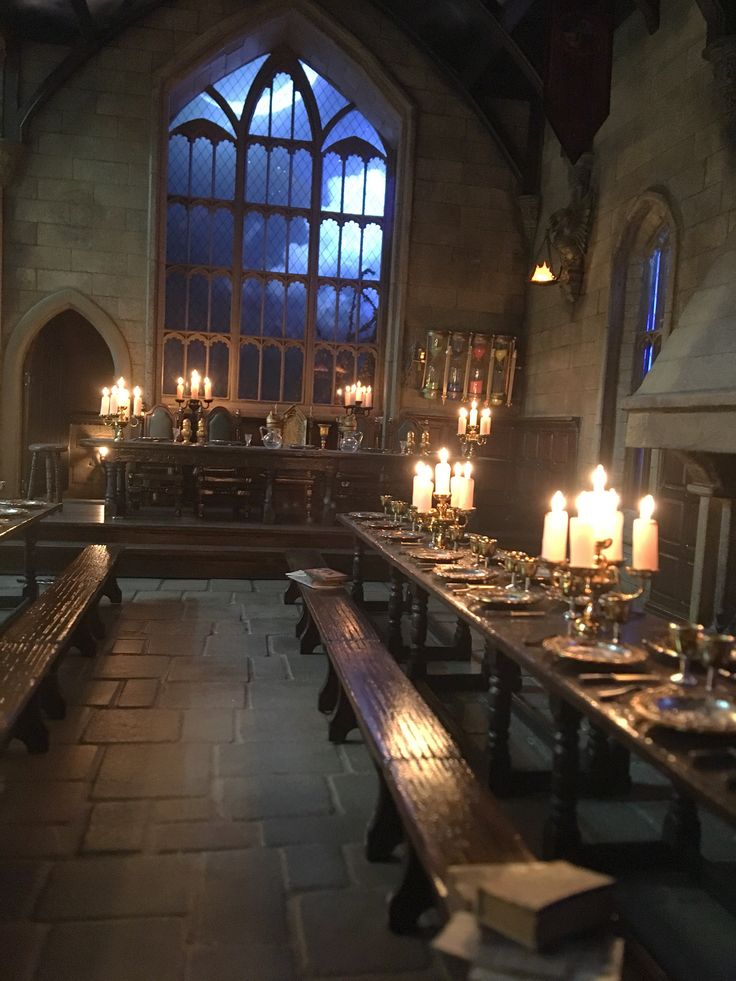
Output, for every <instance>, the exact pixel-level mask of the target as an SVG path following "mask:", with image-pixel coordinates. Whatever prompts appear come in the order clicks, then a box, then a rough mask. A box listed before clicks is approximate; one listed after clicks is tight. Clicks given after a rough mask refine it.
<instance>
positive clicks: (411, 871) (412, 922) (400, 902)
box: [388, 845, 435, 934]
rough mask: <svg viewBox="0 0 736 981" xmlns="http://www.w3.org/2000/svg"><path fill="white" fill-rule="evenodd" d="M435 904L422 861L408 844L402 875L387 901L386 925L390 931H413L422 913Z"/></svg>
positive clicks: (401, 932) (399, 932)
mask: <svg viewBox="0 0 736 981" xmlns="http://www.w3.org/2000/svg"><path fill="white" fill-rule="evenodd" d="M434 905H435V894H434V890H433V889H432V884H431V883H430V881H429V877H428V875H427V873H426V872H425V871H424V868H423V866H422V863H421V862H420V861H419V859H418V858H417V855H416V852H415V851H414V849H413V848H412V846H411V845H410V846H409V847H408V849H407V856H406V864H405V866H404V877H403V879H402V881H401V885H400V886H399V888H398V889H397V890H396V892H395V893H394V894H393V895H392V896H391V898H390V899H389V903H388V925H389V927H390V929H391V932H392V933H398V934H406V933H413V932H414V931H415V930H416V928H417V921H418V920H419V917H420V916H421V915H422V913H424V912H426V911H427V910H428V909H431V908H432V907H433V906H434Z"/></svg>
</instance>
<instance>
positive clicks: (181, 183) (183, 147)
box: [167, 136, 189, 194]
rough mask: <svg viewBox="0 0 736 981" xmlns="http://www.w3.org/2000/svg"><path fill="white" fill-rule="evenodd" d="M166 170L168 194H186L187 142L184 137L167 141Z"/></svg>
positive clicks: (187, 172)
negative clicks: (167, 159) (167, 157)
mask: <svg viewBox="0 0 736 981" xmlns="http://www.w3.org/2000/svg"><path fill="white" fill-rule="evenodd" d="M168 168H169V169H168V183H167V190H168V192H169V194H186V193H187V191H188V190H189V140H188V139H187V138H186V136H172V137H171V139H170V140H169V161H168Z"/></svg>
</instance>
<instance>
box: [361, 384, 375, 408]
mask: <svg viewBox="0 0 736 981" xmlns="http://www.w3.org/2000/svg"><path fill="white" fill-rule="evenodd" d="M363 405H364V406H365V407H366V409H372V408H373V387H372V386H371V385H369V386H368V388H366V389H365V391H364V392H363Z"/></svg>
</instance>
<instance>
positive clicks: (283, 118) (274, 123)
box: [271, 74, 302, 140]
mask: <svg viewBox="0 0 736 981" xmlns="http://www.w3.org/2000/svg"><path fill="white" fill-rule="evenodd" d="M271 90H272V96H271V136H276V137H279V138H280V139H282V140H284V139H285V140H289V139H291V138H292V128H291V116H292V111H293V106H294V83H293V81H292V79H291V76H290V75H284V74H279V75H277V76H276V77H275V78H274V80H273V82H272V84H271ZM298 98H299V101H301V98H302V97H301V95H298Z"/></svg>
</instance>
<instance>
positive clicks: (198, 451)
mask: <svg viewBox="0 0 736 981" xmlns="http://www.w3.org/2000/svg"><path fill="white" fill-rule="evenodd" d="M80 443H81V445H83V446H90V447H94V448H97V449H101V448H104V449H105V450H106V454H105V455H104V457H103V458H102V463H103V466H104V468H105V475H106V490H105V517H106V518H119V517H123V516H124V515H125V514H126V494H125V470H126V466H127V465H128V464H153V465H157V466H164V467H207V468H213V469H216V468H223V469H230V468H233V469H242V470H245V471H247V470H257V471H259V472H263V473H264V474H265V478H266V480H265V492H264V503H263V520H264V522H265V523H266V524H273V522H274V521H275V517H276V516H275V512H274V508H273V484H274V479H275V476H276V475H277V474H285V475H287V476H288V474H293V475H302V476H304V477H305V478H306V479H307V481H309V482H310V486H312V487H313V488H314V490H315V491H316V493H314V492H313V491H312V492H310V494H309V497H308V500H307V513H306V518H307V523H309V524H311V523H313V522H314V520H315V514H314V513H313V509H312V504H311V502H312V500H313V499H315V500H317V501H318V502H319V507H318V508H316V509H314V510H316V511H317V514H316V518H317V520H318V522H319V523H320V524H325V525H329V524H333V523H334V515H335V506H336V502H337V498H338V497H339V492H340V490H341V486H340V485H341V482H347V483H348V484H349V482H350V480H351V479H356V478H358V477H360V478H361V479H362V480H364V481H365V480H366V479H368V480H369V484H370V494H371V502H372V503H371V506H372V507H375V505H376V503H377V496H378V494H379V493H382V492H383V490H388V492H389V493H391V492H393V493H402V494H404V495H405V494H406V493H407V491H408V489H409V487H410V486H411V483H410V482H411V476H412V469H413V467H414V465H415V464H416V459H415V458H413V457H410V456H406V455H402V454H400V453H387V452H381V451H378V450H376V451H370V450H363V451H360V452H357V453H347V452H341V451H338V450H320V449H317V448H314V447H299V448H289V447H283V448H281V449H268V448H267V447H264V446H245V445H243V444H242V443H218V442H210V443H204V444H201V445H200V444H197V443H174V442H168V441H157V440H149V439H146V438H145V437H144V438H139V439H130V440H113V439H105V438H90V439H83V440H80ZM356 506H359V505H356Z"/></svg>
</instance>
